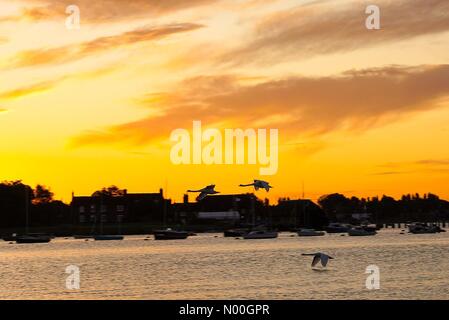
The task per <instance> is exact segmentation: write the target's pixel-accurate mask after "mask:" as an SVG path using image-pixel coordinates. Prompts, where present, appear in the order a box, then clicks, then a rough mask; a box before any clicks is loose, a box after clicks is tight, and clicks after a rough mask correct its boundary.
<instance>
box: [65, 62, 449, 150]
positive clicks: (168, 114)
mask: <svg viewBox="0 0 449 320" xmlns="http://www.w3.org/2000/svg"><path fill="white" fill-rule="evenodd" d="M448 77H449V65H439V66H422V67H414V68H411V67H399V66H392V67H385V68H380V69H369V70H362V71H350V72H346V73H344V74H340V75H337V76H333V77H317V78H313V77H292V78H287V79H281V80H271V81H267V82H263V83H260V84H257V85H251V86H244V85H241V84H239V81H238V79H239V77H237V76H232V75H223V76H211V77H207V76H202V77H196V78H192V79H187V80H186V81H185V82H184V83H182V84H181V85H180V86H179V87H177V88H174V89H173V91H172V92H170V93H166V94H159V98H158V99H156V100H154V99H153V100H152V101H151V102H149V105H148V107H151V108H153V109H157V110H159V111H160V114H159V115H157V116H150V117H147V118H144V119H141V120H138V121H134V122H130V123H125V124H122V125H117V126H112V127H110V128H106V129H104V130H101V131H100V132H89V133H86V134H82V135H81V136H78V137H76V138H74V140H73V141H72V143H73V145H89V144H110V143H125V144H132V145H142V144H147V143H149V142H151V141H153V140H155V139H159V138H161V137H168V136H169V133H170V132H171V130H173V129H175V128H186V127H187V128H188V127H190V126H191V122H192V120H202V121H203V123H205V124H208V125H215V126H223V125H225V124H231V125H232V126H233V127H242V128H246V127H254V124H257V123H260V120H261V119H268V120H267V121H265V127H271V128H277V127H281V128H282V131H283V132H284V133H287V134H289V135H295V134H296V135H298V134H300V133H301V134H302V135H309V136H313V135H315V136H318V135H321V134H324V133H327V132H330V131H334V130H364V129H367V128H371V127H373V126H375V125H380V124H382V123H383V121H388V120H392V119H397V118H398V117H400V116H402V115H403V114H407V113H411V112H418V111H425V110H431V109H434V108H437V107H439V106H440V104H439V103H438V102H439V99H441V98H443V97H447V96H449V82H448V81H447V78H448ZM153 101H156V102H153ZM269 119H274V120H275V121H274V123H270V120H269ZM279 121H281V122H279ZM256 127H257V126H256Z"/></svg>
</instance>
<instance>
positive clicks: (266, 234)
mask: <svg viewBox="0 0 449 320" xmlns="http://www.w3.org/2000/svg"><path fill="white" fill-rule="evenodd" d="M277 237H278V232H277V231H263V230H256V231H251V232H248V233H247V234H245V235H244V236H243V239H273V238H277Z"/></svg>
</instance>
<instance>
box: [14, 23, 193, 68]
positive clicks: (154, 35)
mask: <svg viewBox="0 0 449 320" xmlns="http://www.w3.org/2000/svg"><path fill="white" fill-rule="evenodd" d="M201 27H202V25H199V24H194V23H179V24H170V25H163V26H156V27H155V26H147V27H144V28H140V29H136V30H133V31H128V32H124V33H121V34H118V35H114V36H108V37H100V38H97V39H95V40H92V41H88V42H84V43H81V44H77V45H68V46H62V47H57V48H50V49H37V50H29V51H24V52H21V53H19V54H17V55H16V56H15V57H14V58H13V59H12V61H11V66H12V67H30V66H39V65H47V64H54V63H63V62H68V61H75V60H79V59H82V58H85V57H87V56H89V55H92V54H98V53H100V52H104V51H107V50H111V49H116V48H118V47H122V46H126V45H130V44H135V43H139V42H144V41H150V40H156V39H160V38H163V37H167V36H169V35H173V34H176V33H181V32H187V31H192V30H195V29H198V28H201Z"/></svg>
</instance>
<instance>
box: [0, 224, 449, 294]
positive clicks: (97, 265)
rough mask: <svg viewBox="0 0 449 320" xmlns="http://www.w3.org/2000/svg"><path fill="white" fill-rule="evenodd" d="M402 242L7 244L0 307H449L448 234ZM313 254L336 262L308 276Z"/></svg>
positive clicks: (385, 235)
mask: <svg viewBox="0 0 449 320" xmlns="http://www.w3.org/2000/svg"><path fill="white" fill-rule="evenodd" d="M399 233H400V230H399V229H389V230H383V231H380V233H379V234H378V235H376V236H374V237H348V236H340V235H326V236H324V237H302V238H299V237H297V236H294V237H292V235H293V234H291V233H280V236H279V238H278V239H266V240H242V239H239V240H237V239H234V238H223V237H222V235H221V234H200V235H198V236H195V237H190V238H189V239H187V240H175V241H154V240H152V239H151V240H148V241H144V238H145V236H129V237H126V238H125V240H124V241H100V242H98V241H97V242H95V241H93V240H89V241H85V240H74V239H62V238H60V239H54V240H53V241H52V242H51V243H48V244H9V243H8V242H4V241H3V242H1V243H0V258H1V259H0V261H1V266H0V299H449V232H446V233H440V234H428V235H411V234H403V235H401V234H399ZM315 251H321V252H325V253H328V254H330V255H332V256H334V257H335V258H336V259H335V260H332V261H331V262H330V264H329V266H328V268H327V269H328V270H327V271H324V272H318V271H314V270H312V269H311V267H310V262H311V257H305V256H301V253H307V252H315ZM371 264H375V265H377V266H378V267H379V268H380V286H381V288H380V289H379V290H368V289H366V286H365V280H366V277H367V276H368V275H367V274H365V268H366V267H367V266H368V265H371ZM68 265H77V266H79V268H80V272H81V274H80V276H81V288H80V289H79V290H68V289H66V277H67V276H68V274H66V273H65V269H66V267H67V266H68Z"/></svg>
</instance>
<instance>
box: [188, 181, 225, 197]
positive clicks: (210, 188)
mask: <svg viewBox="0 0 449 320" xmlns="http://www.w3.org/2000/svg"><path fill="white" fill-rule="evenodd" d="M214 188H215V184H211V185H209V186H207V187H204V188H203V189H199V190H187V192H199V193H200V194H199V195H198V197H196V201H200V200H203V199H204V198H206V197H207V195H209V194H216V193H220V192H218V191H215V190H214Z"/></svg>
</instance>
